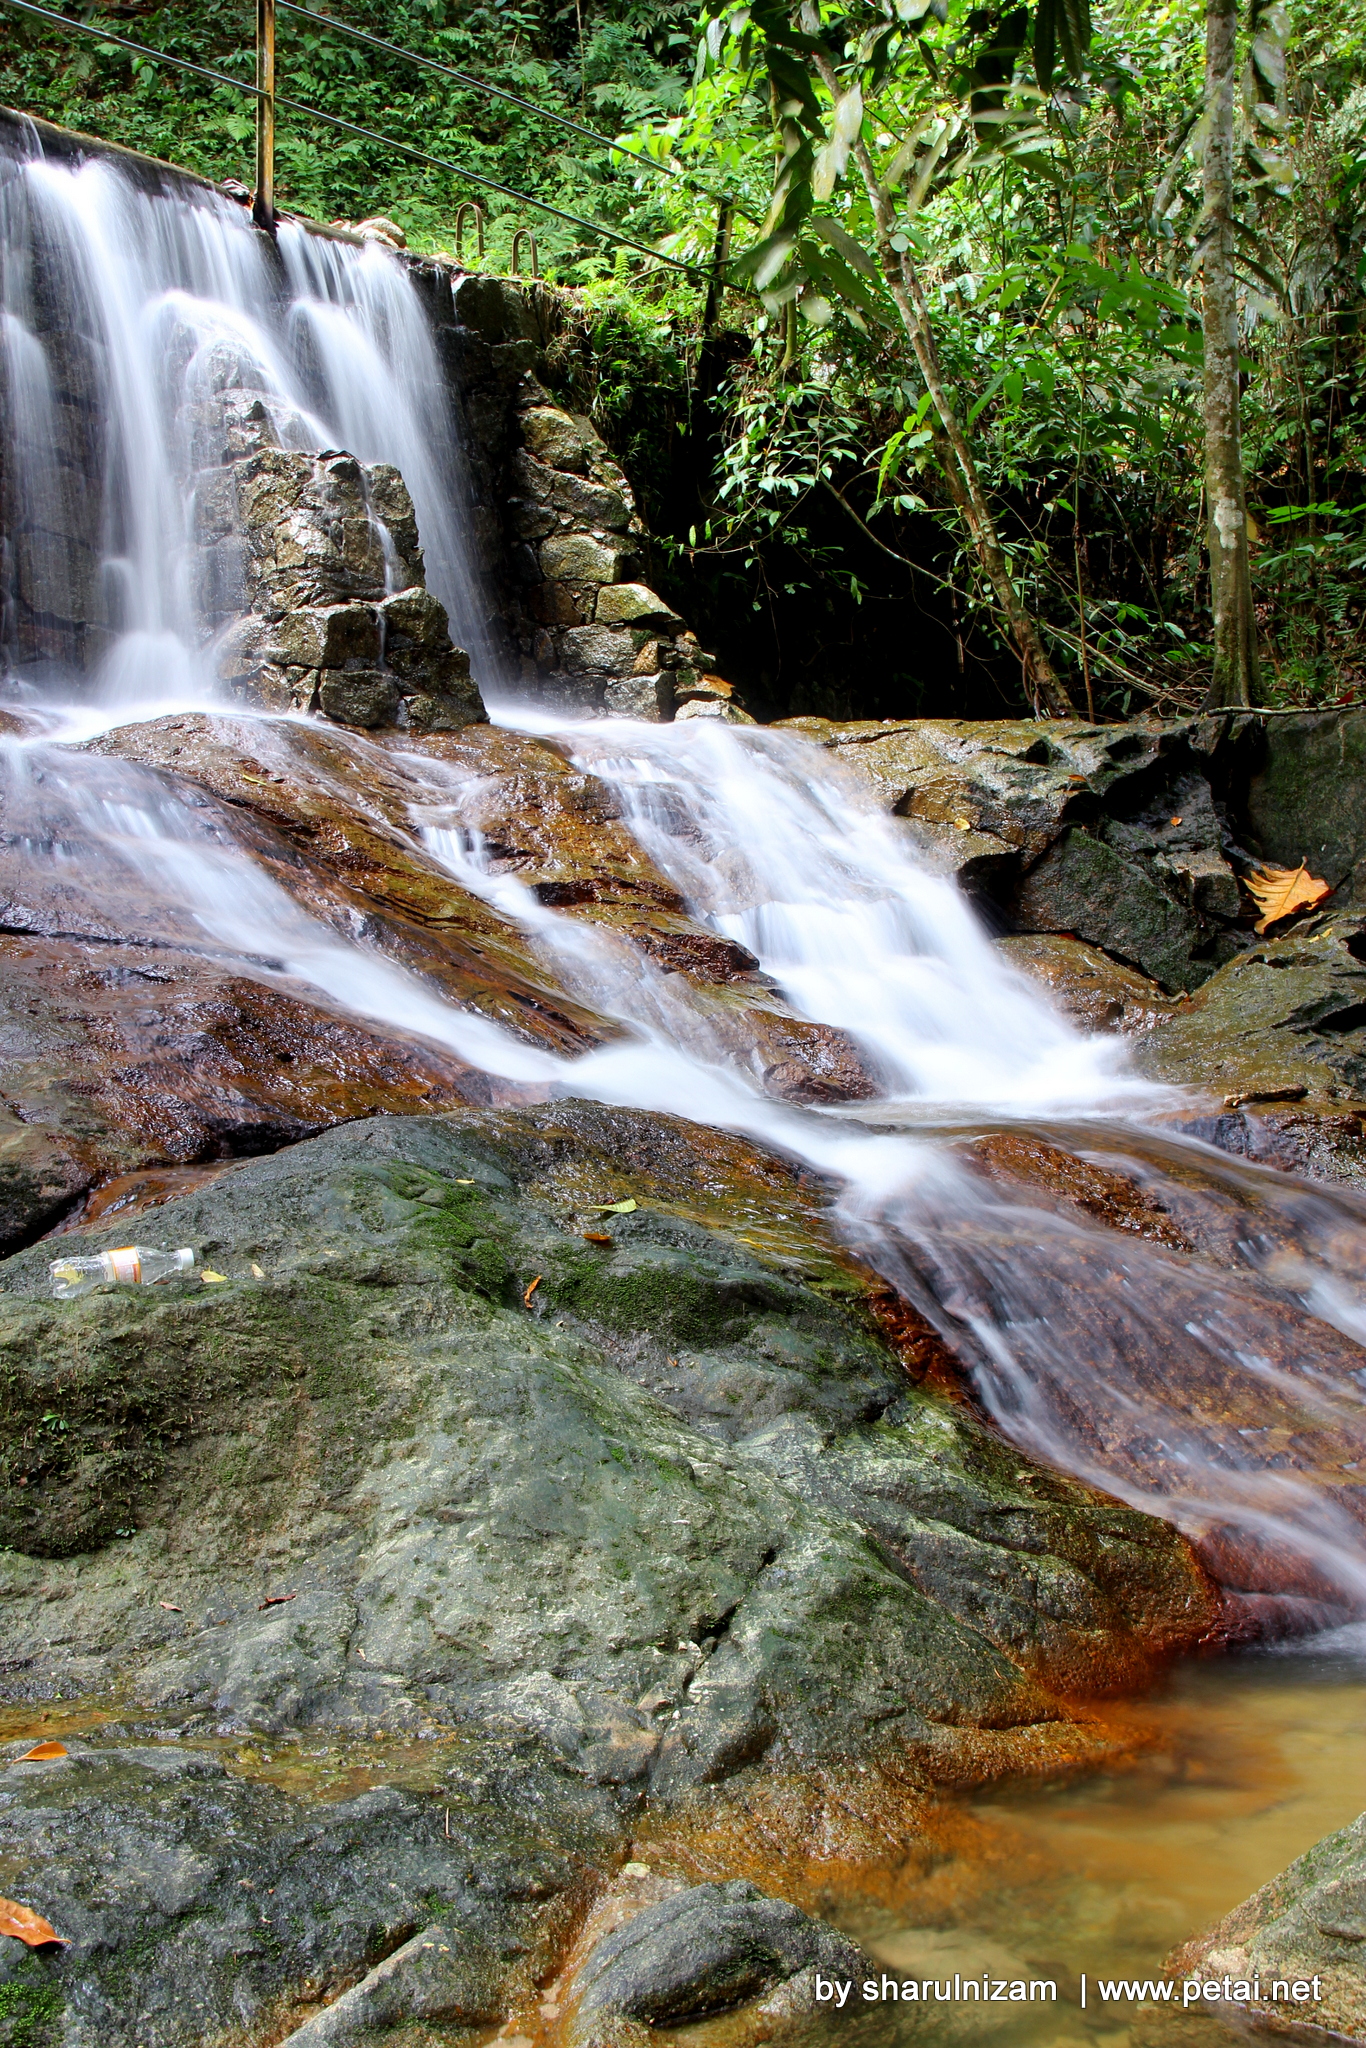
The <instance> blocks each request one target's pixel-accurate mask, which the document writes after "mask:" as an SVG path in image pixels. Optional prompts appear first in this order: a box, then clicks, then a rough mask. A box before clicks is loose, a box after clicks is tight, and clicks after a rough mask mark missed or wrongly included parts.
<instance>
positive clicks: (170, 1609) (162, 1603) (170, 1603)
mask: <svg viewBox="0 0 1366 2048" xmlns="http://www.w3.org/2000/svg"><path fill="white" fill-rule="evenodd" d="M157 1606H158V1607H164V1608H165V1609H166V1612H167V1613H168V1614H181V1613H183V1612H184V1610H183V1609H182V1608H179V1607H177V1606H176V1604H175V1601H174V1600H158V1601H157Z"/></svg>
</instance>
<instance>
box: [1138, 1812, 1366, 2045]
mask: <svg viewBox="0 0 1366 2048" xmlns="http://www.w3.org/2000/svg"><path fill="white" fill-rule="evenodd" d="M1363 1942H1366V1814H1363V1815H1362V1816H1361V1818H1360V1819H1358V1820H1355V1821H1353V1822H1352V1824H1351V1825H1350V1827H1345V1828H1339V1829H1338V1831H1337V1833H1336V1834H1332V1835H1327V1836H1325V1837H1324V1839H1323V1840H1322V1841H1321V1842H1316V1843H1315V1844H1314V1846H1313V1848H1312V1849H1308V1850H1306V1851H1305V1853H1304V1855H1303V1856H1300V1857H1297V1858H1296V1860H1295V1862H1293V1863H1292V1864H1291V1865H1290V1867H1289V1869H1287V1870H1283V1871H1282V1872H1281V1873H1280V1875H1279V1876H1278V1877H1273V1878H1272V1879H1271V1882H1270V1883H1269V1884H1264V1885H1263V1886H1262V1887H1261V1889H1260V1891H1256V1892H1254V1893H1253V1894H1252V1896H1251V1898H1250V1899H1244V1901H1243V1903H1242V1905H1241V1906H1235V1907H1234V1909H1233V1911H1232V1912H1231V1913H1226V1914H1225V1915H1224V1918H1223V1919H1222V1920H1220V1921H1219V1922H1218V1924H1217V1925H1216V1926H1214V1927H1211V1928H1210V1930H1209V1931H1208V1933H1206V1934H1202V1935H1200V1936H1198V1937H1197V1938H1196V1939H1195V1940H1194V1941H1188V1942H1186V1943H1185V1944H1184V1945H1183V1946H1182V1947H1181V1948H1179V1949H1177V1951H1176V1953H1175V1954H1174V1955H1173V1956H1171V1957H1170V1958H1169V1960H1168V1963H1167V1973H1168V1975H1169V1976H1179V1977H1182V1978H1185V1979H1190V1978H1198V1979H1199V1980H1200V1982H1201V1983H1202V1984H1203V1983H1207V1982H1212V1981H1217V1982H1218V1983H1219V1984H1220V1985H1221V1986H1222V1984H1223V1980H1224V1979H1225V1978H1228V1979H1230V1980H1231V1982H1232V1983H1233V1985H1234V1986H1235V1987H1236V1986H1237V1985H1238V1984H1239V1983H1240V1982H1241V1983H1243V1984H1246V1985H1247V1987H1248V1992H1252V1991H1253V1990H1254V1987H1255V1989H1256V1991H1257V1992H1259V1993H1260V1995H1255V1996H1248V1995H1247V1994H1246V1993H1245V1994H1244V1996H1243V1998H1242V1999H1241V2000H1238V2001H1236V2002H1230V2003H1229V2004H1223V2003H1212V2005H1211V2007H1210V2009H1211V2010H1213V2011H1215V2012H1218V2013H1220V2014H1221V2016H1223V2015H1229V2016H1236V2017H1238V2018H1243V2017H1245V2018H1246V2019H1249V2020H1251V2021H1253V2022H1254V2024H1255V2023H1256V2022H1258V2021H1261V2022H1263V2023H1270V2024H1271V2027H1272V2030H1273V2031H1274V2033H1275V2035H1276V2036H1277V2037H1278V2038H1279V2037H1281V2036H1282V2035H1283V2034H1286V2035H1288V2034H1292V2033H1293V2036H1294V2037H1295V2038H1296V2039H1302V2040H1306V2041H1314V2040H1319V2041H1325V2042H1326V2041H1337V2042H1344V2043H1354V2044H1356V2048H1361V2044H1362V2043H1363V2042H1366V1972H1364V1971H1363V1969H1362V1943H1363Z"/></svg>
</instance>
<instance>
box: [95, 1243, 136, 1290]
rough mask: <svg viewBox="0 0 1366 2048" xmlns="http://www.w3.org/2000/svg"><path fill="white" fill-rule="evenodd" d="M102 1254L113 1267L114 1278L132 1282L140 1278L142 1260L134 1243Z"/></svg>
mask: <svg viewBox="0 0 1366 2048" xmlns="http://www.w3.org/2000/svg"><path fill="white" fill-rule="evenodd" d="M104 1256H105V1257H106V1258H107V1259H108V1261H109V1263H110V1265H111V1266H112V1267H113V1269H114V1278H115V1279H116V1280H122V1281H125V1282H127V1281H130V1280H131V1281H133V1282H134V1283H136V1282H137V1281H139V1280H141V1278H142V1260H141V1259H140V1258H139V1257H138V1254H137V1246H136V1245H131V1244H126V1245H122V1246H121V1247H120V1248H119V1250H118V1251H116V1252H106V1253H105V1255H104Z"/></svg>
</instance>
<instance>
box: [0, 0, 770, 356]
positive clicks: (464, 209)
mask: <svg viewBox="0 0 1366 2048" xmlns="http://www.w3.org/2000/svg"><path fill="white" fill-rule="evenodd" d="M0 5H3V6H5V7H11V8H14V9H15V10H16V11H17V12H18V13H20V14H27V15H31V16H34V17H36V18H37V19H38V20H40V21H45V22H47V23H49V24H50V25H51V26H53V27H56V28H60V29H63V30H65V31H66V32H67V33H68V34H70V35H75V36H87V37H90V38H92V39H93V40H94V41H96V42H99V43H104V44H113V45H115V47H117V48H119V49H122V50H128V51H130V52H131V53H132V54H133V55H134V56H136V57H141V58H143V59H144V60H146V61H147V62H150V63H153V64H167V65H170V66H171V67H172V68H173V69H175V70H178V71H185V72H188V73H189V74H190V75H191V76H193V77H196V78H203V79H206V80H208V82H209V83H210V84H213V85H225V86H227V87H229V88H230V89H231V90H232V91H233V92H239V93H242V94H243V95H244V96H245V97H247V98H250V99H252V100H254V101H255V105H256V181H255V190H254V192H253V195H252V216H253V218H254V219H255V220H256V221H257V223H258V224H259V225H260V226H261V227H262V228H264V229H265V230H266V231H267V232H269V233H273V232H274V228H275V222H276V204H275V124H276V114H277V111H278V110H279V109H280V108H285V109H287V110H288V111H290V112H291V113H297V114H302V115H304V116H305V117H306V118H307V119H308V120H311V121H321V122H322V123H323V124H324V126H326V127H329V128H335V129H338V130H340V131H341V132H342V133H344V134H347V135H355V136H359V137H360V138H361V139H362V140H364V141H367V142H374V143H378V144H379V145H380V146H381V147H382V148H384V149H392V150H394V151H396V152H397V153H398V154H399V155H400V156H405V157H407V158H409V159H410V160H411V161H412V162H414V163H420V164H425V165H427V166H429V167H430V168H432V169H436V170H443V171H448V172H450V173H451V174H452V175H453V176H455V177H457V178H464V179H467V180H468V181H469V182H470V183H471V184H473V185H478V186H481V187H482V188H483V189H484V190H485V191H488V192H496V193H498V194H499V196H500V197H502V198H505V199H511V200H514V201H516V202H517V203H518V204H519V205H521V206H525V207H530V208H531V209H532V210H533V211H535V212H538V213H543V214H546V215H547V216H549V218H551V219H552V220H558V221H563V222H564V223H565V224H566V225H567V226H570V227H575V228H580V229H583V230H584V231H586V232H587V233H588V234H590V235H597V236H601V237H602V239H603V240H605V241H608V242H614V243H616V244H617V245H618V246H619V247H621V248H626V249H632V250H634V251H635V252H636V253H637V254H638V255H641V256H646V257H648V258H649V259H650V261H651V262H652V263H657V264H662V265H664V267H665V268H666V269H669V270H677V271H682V272H684V273H685V274H686V275H688V276H690V277H694V278H696V279H698V280H699V282H701V283H704V284H705V285H706V286H707V314H706V318H705V320H704V325H705V326H707V327H710V326H711V325H712V324H713V322H714V320H715V316H716V307H717V303H718V299H719V294H720V291H721V290H722V288H724V287H727V286H729V287H730V288H731V289H741V290H743V289H744V287H743V286H740V287H736V286H733V285H730V280H728V279H727V278H726V277H725V275H724V265H725V260H726V254H727V250H728V245H729V235H730V221H731V218H732V216H733V214H734V213H735V212H736V211H737V210H738V209H737V208H736V206H735V202H734V201H733V200H732V199H731V198H730V197H729V196H728V195H726V194H723V193H718V192H715V191H714V190H713V189H712V188H711V187H710V186H708V185H706V184H704V183H702V181H701V180H699V179H697V178H694V177H692V176H691V175H690V174H689V173H688V172H686V171H683V170H681V169H680V168H679V167H678V166H676V165H673V164H665V163H661V162H659V161H658V160H657V159H656V158H654V157H649V156H645V155H643V154H641V152H640V151H638V150H633V149H628V148H627V147H626V145H625V144H624V143H620V142H616V141H614V140H612V138H611V137H609V136H606V135H602V134H600V133H599V132H598V130H597V129H594V128H588V127H585V126H584V125H583V124H582V123H581V122H577V121H572V120H570V119H569V118H568V117H567V116H566V115H562V114H556V113H553V112H551V110H550V109H549V108H547V107H538V106H537V105H536V104H535V102H534V101H533V100H526V99H522V98H520V97H519V96H518V95H517V94H516V93H511V92H507V91H505V90H504V89H503V88H502V87H501V86H493V85H487V84H486V83H485V82H484V81H483V80H482V79H479V78H476V77H474V76H473V74H472V73H470V72H464V71H457V70H456V69H455V68H454V67H453V66H451V65H448V64H441V63H438V62H437V60H436V59H435V58H431V57H424V56H421V55H419V54H418V53H417V52H416V51H414V50H405V49H403V48H401V47H400V46H399V45H398V44H396V43H387V42H385V41H383V39H382V38H381V37H379V36H372V35H371V34H369V32H368V31H367V30H365V29H357V28H352V27H351V26H349V24H347V23H345V22H341V21H338V20H336V19H335V18H334V17H332V16H330V15H321V14H317V13H315V12H314V10H313V9H311V8H309V7H304V6H302V5H299V4H297V0H256V82H255V84H254V85H248V84H247V83H246V82H245V81H244V80H243V79H240V78H234V77H233V76H232V74H231V73H230V72H226V71H220V70H218V69H216V68H215V67H214V66H212V65H208V64H196V63H193V62H192V61H191V60H190V59H189V58H188V57H175V56H172V55H171V54H170V52H169V51H166V50H157V49H153V48H152V47H151V46H150V45H149V44H146V43H139V42H136V41H135V40H134V39H133V38H132V37H131V36H124V35H119V34H117V33H116V32H115V31H114V30H112V29H109V28H106V27H103V26H101V25H99V24H97V23H94V22H90V21H75V20H73V19H72V18H71V16H70V15H67V14H59V13H58V12H56V10H55V9H53V8H50V7H43V6H41V5H40V4H39V0H0ZM277 7H280V8H285V9H287V10H288V12H290V13H291V14H299V15H302V16H304V17H305V18H306V19H307V20H309V21H313V22H316V23H318V24H319V25H320V26H321V27H324V28H327V29H330V30H333V31H335V32H337V33H340V34H343V35H348V36H351V37H353V38H355V39H356V40H357V41H360V42H363V43H368V44H371V45H372V46H374V47H375V48H377V49H380V50H383V51H384V52H386V53H387V54H388V55H391V56H394V57H399V58H402V59H404V60H405V61H406V62H408V63H411V64H415V65H418V66H420V67H421V68H423V69H425V70H430V71H434V72H438V73H440V74H442V75H443V76H446V77H449V78H451V79H454V80H456V81H457V82H458V83H460V84H462V85H464V86H466V87H468V88H470V89H473V90H476V91H479V92H481V93H484V94H486V95H488V96H489V97H490V98H494V99H501V100H506V101H510V102H511V103H512V104H513V105H514V106H517V107H520V108H522V109H523V110H524V111H526V112H528V113H531V114H534V115H535V116H536V117H537V118H538V119H540V120H543V121H548V122H550V123H551V124H553V125H554V126H556V127H559V128H565V129H568V130H570V131H571V132H573V133H574V134H577V135H582V136H586V137H589V138H591V140H592V141H594V142H596V143H598V144H600V145H602V146H603V147H605V148H607V149H608V150H610V151H612V152H613V153H614V154H616V155H619V156H624V157H628V158H630V159H631V161H632V162H634V163H637V164H639V165H641V166H642V167H644V168H645V169H648V170H650V171H653V172H656V173H657V174H659V175H660V176H663V177H670V178H675V179H678V180H679V181H680V182H682V183H684V184H687V185H689V186H690V187H692V189H693V190H695V191H698V192H701V193H704V194H705V195H706V197H707V198H709V199H711V200H712V201H713V202H714V203H715V204H716V206H717V209H718V214H717V234H716V244H715V249H714V252H713V256H712V261H711V263H710V264H709V265H708V264H702V263H694V262H690V261H689V260H688V259H687V258H686V257H678V256H667V255H665V253H664V252H663V250H661V249H656V248H652V247H651V246H650V244H649V243H647V242H642V241H639V240H637V239H636V237H635V236H634V235H628V234H626V233H624V232H623V231H622V229H620V228H616V227H610V226H609V225H608V224H607V223H606V222H605V221H596V220H590V219H588V218H586V217H585V216H584V215H583V214H578V213H571V212H569V211H568V210H567V209H566V208H565V207H561V206H552V205H551V203H550V201H549V200H546V199H538V198H537V197H536V196H535V195H534V194H533V193H530V192H519V191H518V190H517V189H516V187H515V186H512V185H505V184H503V183H501V182H500V180H498V179H497V178H490V177H489V176H488V175H487V174H486V173H484V172H482V171H476V170H474V169H473V168H472V167H471V166H470V165H469V164H462V163H458V162H456V161H455V160H454V159H453V158H450V157H441V156H435V155H433V154H432V152H431V151H430V150H424V149H418V148H417V147H416V146H415V145H414V144H412V143H410V142H400V141H399V140H398V138H397V137H396V136H392V135H384V134H381V133H380V132H379V131H378V130H377V129H374V128H367V127H365V126H364V125H363V124H362V123H361V122H358V121H348V120H346V119H344V118H343V116H342V115H340V114H331V113H328V112H326V111H325V110H324V109H323V108H322V107H314V106H310V105H308V103H307V102H306V101H303V100H296V99H294V98H292V97H290V96H289V95H288V94H286V93H282V92H280V91H278V90H277V88H276V83H275V69H276V65H275V56H276V11H277ZM469 210H473V212H474V216H475V223H476V227H477V232H478V248H479V255H480V257H481V258H482V256H483V254H484V222H483V213H484V209H483V208H482V206H478V205H477V203H476V202H474V201H471V200H466V201H464V202H463V203H462V204H461V205H460V206H459V207H458V208H457V211H456V227H455V239H456V251H457V260H460V252H461V243H462V233H463V220H464V218H466V217H467V213H468V211H469ZM524 238H525V239H526V240H528V241H529V242H530V246H531V260H532V274H533V276H536V277H539V275H540V268H539V257H538V252H537V250H536V243H535V237H534V236H532V235H531V232H530V230H529V229H525V228H523V229H519V230H518V232H517V235H516V237H515V238H514V243H513V265H512V269H513V275H514V276H515V275H517V274H518V255H519V251H520V247H521V244H522V241H523V239H524Z"/></svg>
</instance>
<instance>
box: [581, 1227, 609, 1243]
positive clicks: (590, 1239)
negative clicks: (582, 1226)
mask: <svg viewBox="0 0 1366 2048" xmlns="http://www.w3.org/2000/svg"><path fill="white" fill-rule="evenodd" d="M583 1241H584V1243H585V1244H611V1242H612V1240H611V1238H610V1237H609V1236H608V1234H607V1232H606V1231H605V1230H585V1232H584V1233H583Z"/></svg>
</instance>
